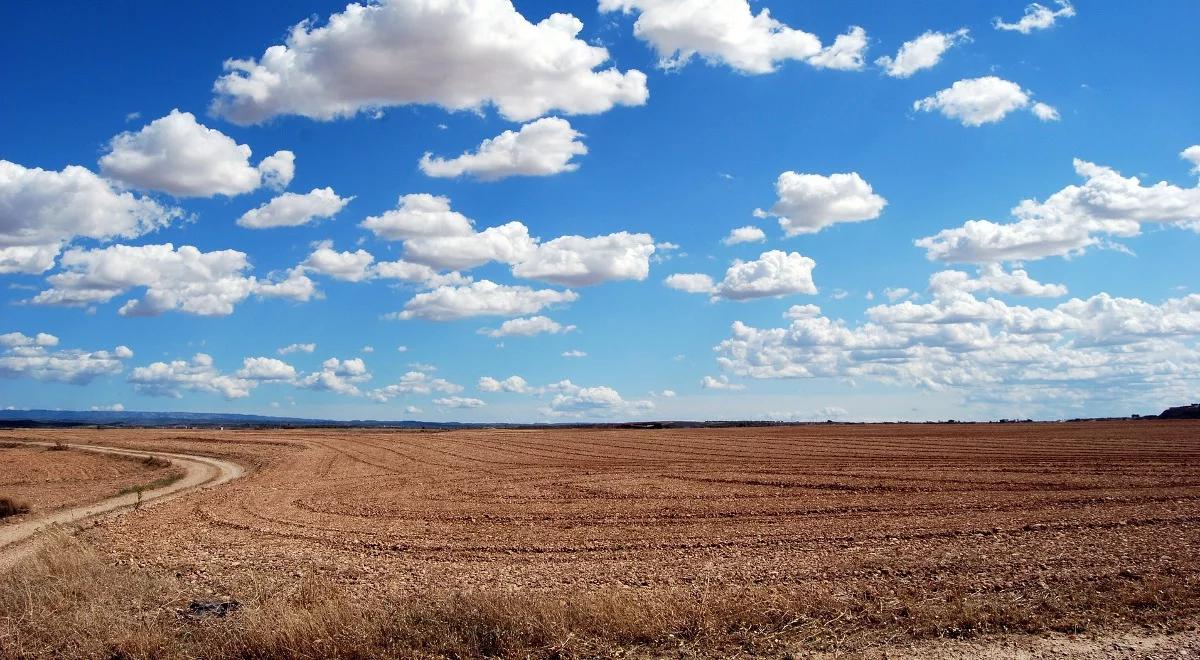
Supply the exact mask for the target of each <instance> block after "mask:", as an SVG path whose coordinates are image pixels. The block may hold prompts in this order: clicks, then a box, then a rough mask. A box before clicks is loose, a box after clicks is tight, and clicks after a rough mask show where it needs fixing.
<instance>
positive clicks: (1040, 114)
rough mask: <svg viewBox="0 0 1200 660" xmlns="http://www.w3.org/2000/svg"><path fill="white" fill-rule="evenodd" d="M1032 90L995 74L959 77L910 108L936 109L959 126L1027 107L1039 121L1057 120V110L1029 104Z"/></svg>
mask: <svg viewBox="0 0 1200 660" xmlns="http://www.w3.org/2000/svg"><path fill="white" fill-rule="evenodd" d="M1032 96H1033V93H1032V92H1029V91H1028V90H1024V89H1021V86H1020V85H1018V84H1017V83H1015V82H1012V81H1011V80H1005V79H1003V78H998V77H996V76H983V77H982V78H968V79H965V80H959V81H957V82H955V83H954V84H953V85H950V86H949V87H947V88H946V89H943V90H941V91H940V92H938V93H936V94H934V95H933V96H928V97H926V98H923V99H921V100H919V101H914V102H913V110H920V111H922V112H940V113H941V114H943V115H945V116H946V117H949V118H951V119H957V120H958V121H960V122H961V123H962V125H963V126H982V125H984V124H991V123H994V122H998V121H1000V120H1001V119H1004V118H1005V117H1006V116H1007V115H1008V114H1009V113H1010V112H1013V111H1014V110H1022V109H1026V108H1028V109H1029V110H1030V112H1032V113H1033V114H1034V116H1036V117H1037V118H1038V119H1040V120H1042V121H1055V120H1057V119H1058V116H1059V115H1058V110H1056V109H1055V108H1054V107H1053V106H1049V105H1047V104H1045V103H1041V102H1038V103H1033V104H1032V106H1031V105H1030V103H1031V97H1032Z"/></svg>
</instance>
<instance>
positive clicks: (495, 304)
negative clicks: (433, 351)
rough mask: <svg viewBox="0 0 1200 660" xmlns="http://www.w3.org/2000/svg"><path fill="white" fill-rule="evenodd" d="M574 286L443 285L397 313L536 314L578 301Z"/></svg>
mask: <svg viewBox="0 0 1200 660" xmlns="http://www.w3.org/2000/svg"><path fill="white" fill-rule="evenodd" d="M578 298H579V294H577V293H575V292H574V291H571V290H566V291H556V290H554V289H531V288H529V287H527V286H510V285H505V284H496V283H495V282H492V281H490V280H479V281H478V282H472V283H470V284H468V285H466V286H443V287H438V288H436V289H434V290H432V291H426V292H424V293H418V294H417V295H416V296H413V298H412V300H409V301H408V303H407V304H405V305H404V311H402V312H400V313H399V314H395V315H393V316H394V317H395V318H400V319H427V320H432V321H452V320H457V319H464V318H469V317H472V316H519V315H521V314H535V313H537V312H539V311H541V310H542V309H543V308H545V307H548V306H550V305H556V304H562V303H569V302H574V301H575V300H576V299H578Z"/></svg>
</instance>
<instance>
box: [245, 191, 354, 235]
mask: <svg viewBox="0 0 1200 660" xmlns="http://www.w3.org/2000/svg"><path fill="white" fill-rule="evenodd" d="M352 199H354V198H353V197H338V196H337V193H335V192H334V191H333V188H328V187H326V188H313V189H312V190H311V191H309V192H307V193H304V194H303V195H300V194H297V193H283V194H282V195H279V196H278V197H276V198H274V199H272V200H271V201H269V202H267V203H266V204H263V205H262V206H260V207H258V208H256V209H250V210H249V211H246V212H245V213H243V214H242V217H240V218H238V220H237V223H238V225H239V226H241V227H247V228H250V229H270V228H272V227H299V226H300V225H306V224H308V223H310V222H312V221H313V220H316V219H319V218H330V217H333V216H334V215H336V214H337V213H338V212H339V211H341V210H342V209H343V208H345V207H346V204H349V203H350V200H352Z"/></svg>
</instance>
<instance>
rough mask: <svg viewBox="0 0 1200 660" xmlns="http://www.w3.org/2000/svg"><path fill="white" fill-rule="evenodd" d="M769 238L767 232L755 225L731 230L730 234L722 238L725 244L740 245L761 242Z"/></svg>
mask: <svg viewBox="0 0 1200 660" xmlns="http://www.w3.org/2000/svg"><path fill="white" fill-rule="evenodd" d="M765 240H767V235H766V233H764V232H763V230H761V229H759V228H758V227H755V226H754V225H747V226H745V227H738V228H737V229H733V230H731V231H730V232H729V235H728V236H726V237H725V238H723V239H721V242H722V243H724V244H725V245H739V244H741V243H761V242H763V241H765Z"/></svg>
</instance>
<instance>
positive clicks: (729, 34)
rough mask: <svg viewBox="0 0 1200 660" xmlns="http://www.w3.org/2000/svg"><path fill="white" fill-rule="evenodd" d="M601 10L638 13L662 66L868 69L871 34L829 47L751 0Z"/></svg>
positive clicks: (856, 32) (638, 30)
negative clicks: (792, 64) (794, 64)
mask: <svg viewBox="0 0 1200 660" xmlns="http://www.w3.org/2000/svg"><path fill="white" fill-rule="evenodd" d="M600 11H602V12H614V11H620V12H624V13H626V14H629V13H633V12H637V14H638V17H637V20H636V21H635V22H634V25H633V33H634V35H636V36H637V38H639V39H641V40H643V41H645V42H647V43H649V44H650V45H651V46H653V47H654V50H655V52H657V53H658V57H659V66H660V67H662V68H665V69H677V68H679V67H682V66H684V65H685V64H687V63H688V61H690V60H691V59H692V58H693V57H696V56H699V57H701V58H703V59H704V60H706V61H708V62H710V63H714V64H715V63H722V64H725V65H727V66H729V67H731V68H733V69H736V70H737V71H740V72H742V73H751V74H761V73H770V72H772V71H774V70H775V69H776V67H777V66H778V65H779V63H781V62H784V61H787V60H799V61H806V62H808V63H809V64H811V65H813V66H816V67H822V68H832V69H860V68H862V57H863V56H862V54H863V52H864V51H865V50H866V47H867V39H866V32H865V31H864V30H863V29H862V28H859V27H852V28H851V29H850V30H849V31H848V32H847V33H846V34H844V35H841V36H839V37H838V38H837V39H835V40H834V43H833V44H832V45H830V46H829V47H828V48H824V49H823V48H822V47H821V40H820V39H819V38H818V37H817V36H816V35H814V34H810V33H808V32H805V31H803V30H799V29H795V28H792V27H789V26H787V25H784V24H783V23H781V22H779V21H777V20H775V18H773V17H772V16H771V12H770V10H768V9H763V10H761V11H759V13H757V14H755V13H753V11H752V10H751V8H750V3H749V2H747V0H600Z"/></svg>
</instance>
